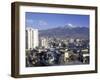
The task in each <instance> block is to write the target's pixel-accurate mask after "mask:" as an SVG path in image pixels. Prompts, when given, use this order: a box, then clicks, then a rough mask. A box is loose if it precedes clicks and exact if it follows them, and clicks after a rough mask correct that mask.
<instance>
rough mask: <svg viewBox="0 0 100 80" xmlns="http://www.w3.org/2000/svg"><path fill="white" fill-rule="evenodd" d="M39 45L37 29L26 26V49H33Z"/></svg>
mask: <svg viewBox="0 0 100 80" xmlns="http://www.w3.org/2000/svg"><path fill="white" fill-rule="evenodd" d="M38 45H39V37H38V29H33V28H31V27H27V28H26V49H33V48H35V47H37V46H38Z"/></svg>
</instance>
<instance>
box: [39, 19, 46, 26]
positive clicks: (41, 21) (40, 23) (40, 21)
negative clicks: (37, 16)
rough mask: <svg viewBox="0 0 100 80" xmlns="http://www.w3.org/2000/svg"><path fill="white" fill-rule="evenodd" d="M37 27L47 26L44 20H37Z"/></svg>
mask: <svg viewBox="0 0 100 80" xmlns="http://www.w3.org/2000/svg"><path fill="white" fill-rule="evenodd" d="M38 25H44V26H45V25H48V23H47V22H46V21H44V20H39V21H38Z"/></svg>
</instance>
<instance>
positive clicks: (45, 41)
mask: <svg viewBox="0 0 100 80" xmlns="http://www.w3.org/2000/svg"><path fill="white" fill-rule="evenodd" d="M40 45H41V46H42V47H44V48H48V46H49V44H48V39H47V38H44V37H41V38H40Z"/></svg>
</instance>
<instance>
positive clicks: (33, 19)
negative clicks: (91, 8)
mask: <svg viewBox="0 0 100 80" xmlns="http://www.w3.org/2000/svg"><path fill="white" fill-rule="evenodd" d="M89 17H90V16H89V15H76V14H55V13H33V12H26V13H25V26H26V27H32V28H34V29H39V30H46V29H52V28H57V27H64V26H66V25H68V27H72V28H76V27H87V28H89Z"/></svg>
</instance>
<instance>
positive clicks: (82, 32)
mask: <svg viewBox="0 0 100 80" xmlns="http://www.w3.org/2000/svg"><path fill="white" fill-rule="evenodd" d="M39 36H40V37H57V38H80V39H89V28H88V27H80V26H78V27H72V26H69V25H65V26H63V27H56V28H52V29H46V30H39Z"/></svg>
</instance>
